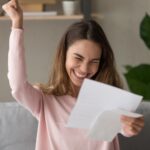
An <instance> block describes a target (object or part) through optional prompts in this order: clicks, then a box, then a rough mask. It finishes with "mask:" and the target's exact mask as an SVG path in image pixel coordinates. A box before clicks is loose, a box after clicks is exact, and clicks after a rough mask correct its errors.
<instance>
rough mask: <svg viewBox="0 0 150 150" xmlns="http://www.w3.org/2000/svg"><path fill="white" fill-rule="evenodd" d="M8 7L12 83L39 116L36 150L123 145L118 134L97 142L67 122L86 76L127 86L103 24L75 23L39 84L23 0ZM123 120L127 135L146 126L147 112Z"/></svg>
mask: <svg viewBox="0 0 150 150" xmlns="http://www.w3.org/2000/svg"><path fill="white" fill-rule="evenodd" d="M3 9H4V10H5V11H6V13H7V14H8V15H9V17H10V18H11V20H12V31H11V35H10V43H9V55H8V78H9V83H10V87H11V89H12V95H13V96H14V98H15V99H16V100H17V101H18V102H19V103H20V104H21V105H23V106H24V107H25V108H27V109H28V110H29V111H30V112H31V113H32V114H33V115H34V116H35V117H36V118H37V120H38V121H39V125H38V131H37V141H36V150H119V144H118V139H117V137H116V138H115V139H114V140H113V141H112V142H109V143H108V142H106V141H93V140H91V139H89V138H88V137H87V136H86V133H85V132H84V130H81V129H71V128H66V127H65V125H66V123H67V120H68V117H69V115H70V112H71V110H72V108H73V107H74V105H75V103H76V97H77V95H78V92H79V90H80V87H81V85H82V82H83V80H84V79H85V78H90V79H93V80H96V81H101V82H104V83H107V84H110V85H113V86H117V87H122V86H121V82H120V79H119V76H118V73H117V72H116V69H115V65H114V56H113V52H112V49H111V47H110V45H109V43H108V41H107V38H106V36H105V34H104V32H103V30H102V29H101V27H100V26H99V25H98V24H97V23H96V22H95V21H93V20H89V21H80V22H77V23H75V24H73V25H71V26H70V27H69V28H68V30H67V31H66V33H65V34H64V35H63V37H62V39H61V41H60V44H59V46H58V51H57V54H56V58H55V62H54V67H53V72H52V74H51V76H50V79H49V81H48V84H46V85H43V84H39V85H38V86H36V87H33V86H32V85H31V84H30V83H29V82H28V81H27V75H26V68H25V58H24V44H23V32H24V31H23V13H22V9H21V8H20V6H19V3H18V1H17V0H11V1H10V2H8V3H6V4H5V5H4V6H3ZM121 122H122V124H123V127H122V130H123V134H124V135H126V136H134V135H137V134H138V133H139V132H140V131H141V129H142V128H143V126H144V119H143V117H140V118H136V119H135V118H131V117H127V116H122V118H121Z"/></svg>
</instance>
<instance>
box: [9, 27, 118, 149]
mask: <svg viewBox="0 0 150 150" xmlns="http://www.w3.org/2000/svg"><path fill="white" fill-rule="evenodd" d="M24 51H25V50H24V43H23V30H21V29H12V32H11V34H10V41H9V54H8V70H9V71H8V78H9V83H10V87H11V89H12V95H13V96H14V98H15V99H16V100H17V101H18V102H19V103H20V104H21V105H23V106H24V107H25V108H26V109H28V110H29V111H30V112H31V113H32V114H33V116H35V117H36V118H37V120H38V122H39V123H38V131H37V140H36V150H119V143H118V138H117V137H116V138H115V139H114V140H113V141H112V142H110V143H108V142H105V141H94V140H91V139H89V138H88V137H87V135H86V132H85V131H84V130H81V129H72V128H67V127H65V125H66V123H67V120H68V117H69V115H70V112H71V110H72V108H73V106H74V105H75V102H76V99H75V98H74V97H71V96H69V95H64V96H55V95H44V94H43V93H42V92H41V91H40V90H38V89H35V88H34V87H33V86H32V85H31V84H30V83H29V82H28V81H27V75H26V66H25V57H24Z"/></svg>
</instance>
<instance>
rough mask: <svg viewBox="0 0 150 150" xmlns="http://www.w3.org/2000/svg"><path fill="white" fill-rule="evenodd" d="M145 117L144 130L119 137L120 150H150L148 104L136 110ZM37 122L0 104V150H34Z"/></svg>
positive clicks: (16, 107)
mask: <svg viewBox="0 0 150 150" xmlns="http://www.w3.org/2000/svg"><path fill="white" fill-rule="evenodd" d="M137 111H138V112H140V113H142V114H144V116H145V127H144V130H143V131H142V132H141V134H139V135H138V136H136V137H132V138H125V137H123V136H121V135H119V140H120V146H121V150H150V117H149V116H150V103H148V102H142V103H141V105H140V107H139V108H138V110H137ZM36 130H37V120H36V119H35V118H33V116H32V115H31V114H30V113H29V112H28V111H27V110H25V109H24V108H23V107H21V106H20V105H19V104H17V103H16V102H10V103H0V150H34V149H35V140H36Z"/></svg>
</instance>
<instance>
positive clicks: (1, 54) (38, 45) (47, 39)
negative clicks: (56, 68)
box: [0, 20, 74, 101]
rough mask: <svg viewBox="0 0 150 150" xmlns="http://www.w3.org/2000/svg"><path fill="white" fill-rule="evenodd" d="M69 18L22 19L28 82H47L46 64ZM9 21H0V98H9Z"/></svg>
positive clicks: (7, 99)
mask: <svg viewBox="0 0 150 150" xmlns="http://www.w3.org/2000/svg"><path fill="white" fill-rule="evenodd" d="M72 22H74V20H72V21H60V20H55V21H54V20H49V21H27V20H26V21H25V25H24V30H25V48H26V63H27V73H28V79H29V81H30V82H31V83H36V82H47V80H48V75H49V71H50V65H51V64H52V62H53V61H52V60H53V57H54V53H55V49H56V47H57V44H58V41H59V39H60V37H61V35H62V34H63V33H64V31H65V30H66V28H67V26H68V25H70V24H71V23H72ZM10 27H11V25H10V21H0V101H10V100H12V99H13V98H12V96H11V93H10V88H9V83H8V79H7V53H8V40H9V33H10V31H11V28H10Z"/></svg>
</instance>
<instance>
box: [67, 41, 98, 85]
mask: <svg viewBox="0 0 150 150" xmlns="http://www.w3.org/2000/svg"><path fill="white" fill-rule="evenodd" d="M100 57H101V47H100V46H99V45H98V44H97V43H95V42H93V41H90V40H78V41H76V42H75V43H73V44H72V45H71V46H70V47H69V48H68V50H67V54H66V70H67V73H68V76H69V77H70V80H71V82H72V84H73V86H75V87H77V88H80V86H81V84H82V82H83V80H84V79H85V78H91V77H92V76H94V75H95V74H96V72H97V71H98V67H99V63H100Z"/></svg>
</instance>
